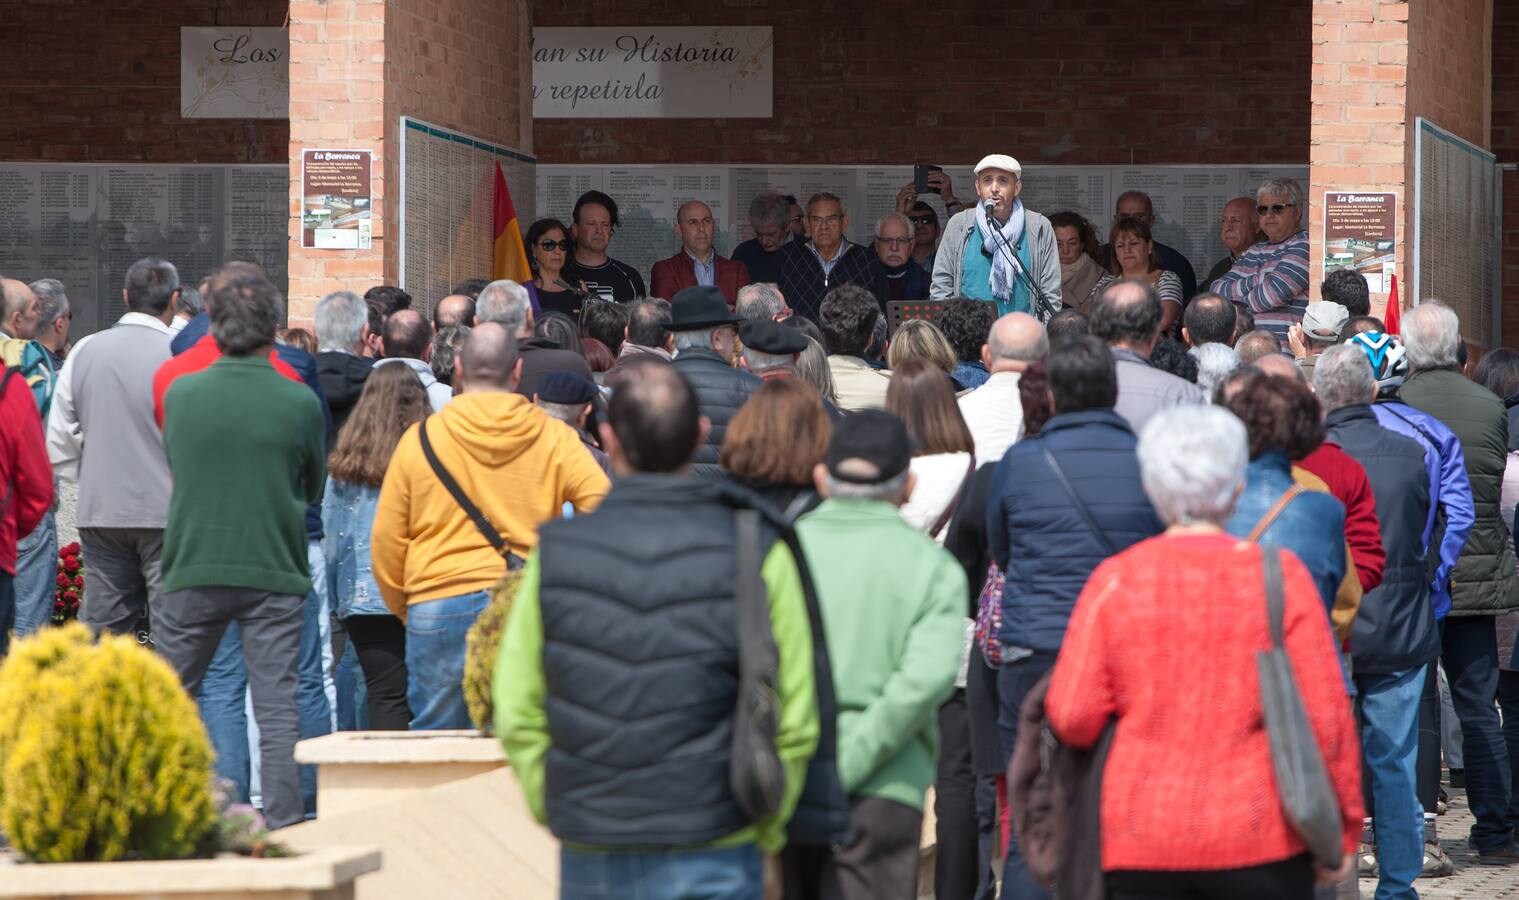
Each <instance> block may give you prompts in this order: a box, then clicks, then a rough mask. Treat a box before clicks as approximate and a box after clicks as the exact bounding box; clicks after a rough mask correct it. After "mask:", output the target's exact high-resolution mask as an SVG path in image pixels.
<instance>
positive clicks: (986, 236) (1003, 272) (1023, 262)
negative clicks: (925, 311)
mask: <svg viewBox="0 0 1519 900" xmlns="http://www.w3.org/2000/svg"><path fill="white" fill-rule="evenodd" d="M1022 192H1023V167H1022V166H1021V165H1019V164H1018V160H1016V159H1013V158H1012V157H1011V156H1007V155H1005V154H1001V153H994V154H992V155H990V156H987V157H984V158H983V159H982V160H981V161H980V162H979V163H977V164H976V196H978V197H979V198H980V200H979V201H978V202H977V204H976V206H974V207H973V208H971V209H966V210H962V211H960V212H958V213H955V215H954V216H953V217H952V218H951V219H950V220H949V221H948V222H947V223H945V226H944V236H943V237H942V238H940V239H939V251H938V254H937V255H936V256H935V257H934V273H933V282H932V284H931V286H930V287H929V292H928V296H929V299H932V300H948V299H949V298H951V297H969V298H971V299H973V300H985V301H987V302H990V303H995V304H997V312H998V313H999V314H1001V315H1006V314H1008V313H1010V312H1031V313H1033V314H1034V315H1035V316H1037V317H1038V318H1039V320H1040V321H1041V322H1044V321H1048V320H1049V317H1050V316H1052V315H1054V314H1055V313H1056V312H1057V311H1058V310H1059V309H1060V252H1059V250H1058V249H1057V248H1056V246H1055V229H1054V228H1052V227H1051V226H1050V220H1049V219H1046V218H1045V217H1044V216H1041V215H1040V214H1039V213H1036V212H1034V211H1032V210H1028V209H1025V208H1024V206H1023V201H1022V200H1020V199H1018V195H1019V194H1021V193H1022Z"/></svg>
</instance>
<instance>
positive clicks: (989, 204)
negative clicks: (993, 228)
mask: <svg viewBox="0 0 1519 900" xmlns="http://www.w3.org/2000/svg"><path fill="white" fill-rule="evenodd" d="M981 207H982V208H983V209H985V210H986V217H987V218H988V219H991V218H992V217H993V214H995V213H996V211H997V201H995V200H992V199H990V198H988V199H987V200H986V202H985V203H982V204H981Z"/></svg>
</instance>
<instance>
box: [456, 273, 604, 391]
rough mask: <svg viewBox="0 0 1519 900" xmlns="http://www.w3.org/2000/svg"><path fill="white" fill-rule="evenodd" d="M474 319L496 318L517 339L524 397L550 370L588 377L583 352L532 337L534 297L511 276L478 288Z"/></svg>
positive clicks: (535, 387)
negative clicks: (565, 348) (478, 293)
mask: <svg viewBox="0 0 1519 900" xmlns="http://www.w3.org/2000/svg"><path fill="white" fill-rule="evenodd" d="M475 321H476V323H481V324H483V323H485V322H495V323H496V324H498V325H500V326H501V327H502V328H505V329H506V330H507V332H508V333H509V334H511V335H512V336H513V337H515V338H516V339H517V352H518V354H519V358H520V359H521V360H522V375H521V380H520V381H519V382H518V383H517V393H519V394H521V395H522V396H524V397H532V396H533V395H534V394H535V393H537V391H538V382H539V380H540V379H541V378H543V376H544V375H547V374H548V373H549V372H570V373H572V374H575V375H579V376H581V377H582V378H586V379H590V378H591V367H590V366H589V365H588V364H587V363H586V361H585V357H584V356H581V355H580V354H579V353H576V352H575V351H573V350H564V349H562V348H560V347H559V345H558V344H555V343H554V342H553V341H550V340H548V339H547V338H540V337H534V335H533V324H534V322H533V301H532V299H531V298H530V297H529V296H528V293H527V288H525V287H523V286H522V285H520V284H518V283H517V282H515V281H512V280H511V279H510V278H502V279H499V280H497V281H492V282H491V283H490V284H487V285H486V286H485V287H484V288H482V289H481V290H480V296H479V297H476V298H475Z"/></svg>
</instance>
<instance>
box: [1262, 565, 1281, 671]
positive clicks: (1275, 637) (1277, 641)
mask: <svg viewBox="0 0 1519 900" xmlns="http://www.w3.org/2000/svg"><path fill="white" fill-rule="evenodd" d="M1261 565H1262V567H1263V568H1264V569H1265V571H1266V624H1267V625H1268V626H1269V627H1270V629H1271V646H1273V647H1275V648H1277V649H1281V646H1282V615H1283V613H1282V608H1283V600H1282V557H1281V551H1280V550H1278V549H1276V548H1275V547H1263V548H1262V549H1261Z"/></svg>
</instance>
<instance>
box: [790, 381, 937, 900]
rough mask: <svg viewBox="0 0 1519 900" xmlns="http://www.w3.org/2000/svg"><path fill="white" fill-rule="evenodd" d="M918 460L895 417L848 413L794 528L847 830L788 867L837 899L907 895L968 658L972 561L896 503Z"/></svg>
mask: <svg viewBox="0 0 1519 900" xmlns="http://www.w3.org/2000/svg"><path fill="white" fill-rule="evenodd" d="M911 462H912V449H911V446H910V445H909V443H908V439H907V429H906V427H905V426H904V425H903V424H902V420H901V419H898V418H897V417H896V416H893V415H891V414H890V413H886V412H882V411H880V410H862V411H860V412H857V413H855V414H854V415H852V416H849V417H848V418H846V419H844V420H843V421H842V422H840V423H839V424H838V425H837V426H836V427H835V429H834V432H833V439H832V440H831V441H830V442H829V444H828V453H827V455H826V457H825V458H824V462H822V463H820V464H818V466H817V468H816V470H815V471H814V481H815V483H816V485H817V489H818V492H819V493H820V494H822V495H823V497H825V498H826V499H825V500H824V501H823V503H822V505H820V506H819V507H818V508H817V509H816V510H814V511H813V512H811V513H809V514H807V515H805V516H803V517H802V518H801V519H800V520H799V521H798V523H797V527H796V530H797V536H798V537H799V538H800V539H801V543H802V550H803V553H804V555H805V556H806V558H807V560H808V564H809V566H810V568H811V570H812V577H813V581H814V585H815V587H816V590H817V598H818V608H819V611H820V613H821V615H822V620H823V637H824V641H825V642H826V644H827V647H828V658H829V662H830V667H831V669H832V675H833V685H834V702H835V706H836V710H837V715H838V733H837V741H836V745H837V747H838V774H839V779H840V781H842V782H843V785H844V792H845V794H846V795H848V797H849V810H850V812H849V819H850V826H851V829H850V830H851V831H852V832H853V839H852V840H851V841H849V842H848V844H847V845H840V844H834V845H832V846H821V847H815V846H806V845H796V846H788V847H787V848H786V851H785V852H784V853H783V855H782V865H783V866H784V867H785V868H786V869H787V876H788V879H789V878H790V877H792V876H793V875H794V874H796V873H797V872H819V873H820V883H821V884H822V885H823V891H824V893H823V896H832V897H839V898H842V900H879V898H889V897H904V896H905V897H910V896H912V889H913V886H914V885H916V884H917V871H918V841H919V838H920V836H921V834H922V828H923V793H924V791H926V790H927V789H928V785H929V784H930V783H932V782H933V780H934V760H935V758H936V756H937V752H938V747H937V745H938V730H937V727H936V725H935V722H936V719H937V712H938V709H939V706H940V705H941V704H942V703H943V702H944V701H945V700H946V699H948V698H949V695H950V694H951V693H952V692H953V691H954V687H955V675H956V674H957V673H958V670H959V667H960V665H959V664H960V645H961V641H962V637H963V634H964V626H963V619H962V616H963V615H964V606H965V596H966V582H965V570H964V569H962V568H961V567H960V566H959V564H958V563H956V562H955V559H954V557H952V556H950V554H949V553H948V552H947V551H945V550H944V548H942V547H940V546H939V545H938V544H936V543H934V541H933V539H932V538H930V537H928V536H927V535H925V534H924V533H923V532H922V531H920V530H918V529H916V528H914V527H913V526H911V525H909V524H908V523H907V521H906V520H905V519H903V518H902V515H901V513H900V512H899V511H898V507H900V506H901V505H902V504H903V503H904V502H906V500H907V498H908V496H909V495H911V493H912V489H913V484H914V479H913V475H912V471H911V469H910V468H909V466H910V463H911ZM883 648H887V649H884V650H883Z"/></svg>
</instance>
